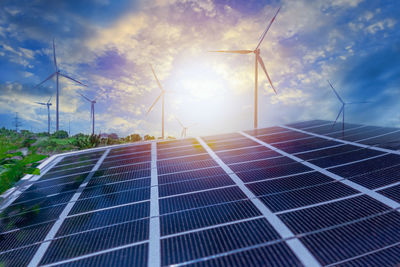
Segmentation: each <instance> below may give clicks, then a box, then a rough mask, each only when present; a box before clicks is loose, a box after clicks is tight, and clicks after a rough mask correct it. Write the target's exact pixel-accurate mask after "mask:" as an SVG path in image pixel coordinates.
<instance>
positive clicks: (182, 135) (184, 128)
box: [175, 117, 195, 138]
mask: <svg viewBox="0 0 400 267" xmlns="http://www.w3.org/2000/svg"><path fill="white" fill-rule="evenodd" d="M175 119H176V120H177V121H178V123H179V124H180V125H181V127H182V132H181V138H185V137H186V133H187V130H188V129H189V127H192V126H194V125H195V124H192V125H190V126H184V125H183V123H182V122H181V121H180V120H179V119H178V118H177V117H175Z"/></svg>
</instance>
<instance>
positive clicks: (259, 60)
mask: <svg viewBox="0 0 400 267" xmlns="http://www.w3.org/2000/svg"><path fill="white" fill-rule="evenodd" d="M280 9H281V8H279V9H278V11H276V13H275V16H274V17H273V18H272V20H271V21H270V23H269V24H268V26H267V28H266V29H265V31H264V32H263V34H262V35H261V38H260V41H259V42H258V44H257V46H256V48H255V49H254V50H217V51H210V52H218V53H235V54H243V55H245V54H250V53H254V54H255V84H254V128H257V127H258V63H260V65H261V68H262V69H263V71H264V73H265V75H266V76H267V78H268V81H269V84H270V85H271V87H272V89H273V90H274V92H275V94H276V90H275V87H274V85H273V84H272V81H271V78H270V77H269V75H268V72H267V69H266V68H265V64H264V61H263V60H262V58H261V56H260V45H261V43H262V41H263V40H264V37H265V35H266V34H267V32H268V30H269V28H270V27H271V25H272V23H273V22H274V20H275V18H276V16H277V15H278V12H279V10H280Z"/></svg>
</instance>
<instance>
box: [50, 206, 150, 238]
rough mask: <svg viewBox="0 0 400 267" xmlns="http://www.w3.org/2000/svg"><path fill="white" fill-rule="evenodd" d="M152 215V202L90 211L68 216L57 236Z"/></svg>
mask: <svg viewBox="0 0 400 267" xmlns="http://www.w3.org/2000/svg"><path fill="white" fill-rule="evenodd" d="M149 215H150V202H148V201H147V202H142V203H137V204H131V205H127V206H122V207H118V208H112V209H107V210H102V211H98V212H90V213H86V214H83V215H79V216H74V217H70V218H67V219H66V220H65V221H64V223H63V224H62V225H61V228H60V229H59V230H58V232H57V236H63V235H69V234H73V233H77V232H82V231H86V230H90V229H94V228H99V227H104V226H108V225H112V224H117V223H122V222H129V221H134V220H138V219H142V218H145V217H149Z"/></svg>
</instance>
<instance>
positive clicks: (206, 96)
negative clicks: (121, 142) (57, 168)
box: [0, 0, 400, 137]
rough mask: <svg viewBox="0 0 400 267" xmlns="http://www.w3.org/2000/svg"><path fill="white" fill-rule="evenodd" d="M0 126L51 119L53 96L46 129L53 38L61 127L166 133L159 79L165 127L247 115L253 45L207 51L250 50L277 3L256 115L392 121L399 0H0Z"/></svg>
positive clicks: (32, 126) (210, 124)
mask: <svg viewBox="0 0 400 267" xmlns="http://www.w3.org/2000/svg"><path fill="white" fill-rule="evenodd" d="M0 7H1V8H0V69H1V71H0V127H3V126H4V127H6V128H13V127H14V126H13V125H14V118H15V113H16V112H18V116H19V119H20V121H21V123H22V126H21V128H23V129H28V130H33V131H35V132H43V131H47V110H46V107H45V106H41V105H38V104H35V102H46V101H47V100H48V99H49V98H50V97H52V98H51V101H52V103H53V105H52V106H51V130H52V131H54V130H55V92H56V90H55V81H54V80H49V81H47V82H46V83H44V84H43V85H42V86H39V87H35V86H36V85H37V84H39V83H40V82H41V81H43V80H44V79H46V78H47V77H48V76H49V75H50V74H51V73H53V72H54V66H53V59H52V58H53V54H52V41H53V38H54V40H55V45H56V55H57V64H58V67H59V69H60V70H61V72H62V73H64V74H66V75H69V76H71V77H73V78H75V79H77V80H79V81H81V82H83V83H85V84H87V85H88V87H83V86H80V85H79V84H75V83H73V82H70V81H68V80H66V79H64V78H61V79H60V128H61V129H64V130H67V131H68V130H70V131H71V134H76V133H79V132H82V133H90V132H91V124H90V103H89V102H87V101H86V100H85V99H83V98H82V97H81V96H80V95H79V94H78V93H82V94H85V95H86V96H88V97H89V98H91V99H96V101H97V103H96V105H95V114H96V130H95V131H96V132H97V133H99V132H102V133H111V132H115V133H117V134H119V135H120V136H126V135H129V134H132V133H138V134H141V135H144V134H151V135H155V136H160V135H161V102H159V103H157V104H156V105H155V107H154V109H153V110H152V111H151V112H150V113H149V114H146V113H147V110H148V108H149V107H150V105H151V104H152V103H153V101H154V100H155V99H156V98H157V96H158V95H159V94H160V92H161V91H160V89H159V88H158V86H157V83H156V81H155V79H154V77H153V75H152V72H151V68H150V65H149V64H151V65H152V66H153V68H154V70H155V72H156V74H157V76H158V78H159V80H160V82H161V84H162V86H163V87H164V89H165V90H166V94H165V114H166V115H165V116H166V126H165V127H166V135H169V136H175V137H179V136H180V133H181V127H180V125H179V123H178V122H177V120H176V119H177V118H178V119H179V120H180V121H181V122H182V123H183V124H184V125H186V126H191V127H189V129H188V135H190V136H197V135H207V134H216V133H223V132H232V131H239V130H247V129H251V128H252V127H253V102H254V55H253V54H250V55H240V54H221V53H210V52H208V51H211V50H222V49H234V50H237V49H250V50H253V49H255V47H256V46H257V43H258V41H259V38H260V36H261V34H262V32H263V31H264V30H265V28H266V26H267V25H268V23H269V21H270V20H271V18H272V17H273V15H274V14H275V12H276V11H277V9H278V8H279V7H281V10H280V12H279V14H278V16H277V18H276V20H275V22H274V23H273V24H272V26H271V28H270V30H269V32H268V33H267V35H266V37H265V39H264V41H263V42H262V44H261V46H260V50H261V57H262V58H263V60H264V62H265V65H266V68H267V70H268V73H269V75H270V77H271V79H272V81H273V83H274V85H275V87H276V89H277V92H278V94H277V95H275V94H274V92H273V90H272V88H271V87H270V85H269V84H268V80H267V79H266V76H265V75H264V73H262V70H261V69H260V68H259V75H258V77H259V101H258V104H259V112H258V114H259V127H268V126H272V125H278V124H285V123H291V122H296V121H303V120H312V119H325V120H334V119H335V118H336V115H337V113H338V112H339V110H340V108H341V104H340V102H339V101H338V100H337V98H336V97H335V95H334V93H333V92H332V90H331V89H330V87H329V84H328V83H327V80H329V81H331V83H332V84H333V86H334V87H335V88H336V89H337V91H338V93H339V94H340V95H341V96H342V98H343V99H344V100H345V101H349V102H351V101H369V102H370V103H366V104H359V105H351V106H348V107H346V121H347V122H354V123H363V124H370V125H380V126H390V127H400V101H399V100H400V88H399V86H400V64H399V63H400V22H399V18H398V14H400V2H399V1H396V0H387V1H378V0H330V1H326V0H311V1H310V0H296V1H294V0H281V1H278V0H269V1H255V0H247V1H245V0H243V1H239V0H142V1H139V0H138V1H132V0H129V1H128V0H113V1H111V0H87V1H79V0H68V1H67V0H58V1H52V0H17V1H15V0H2V1H1V3H0Z"/></svg>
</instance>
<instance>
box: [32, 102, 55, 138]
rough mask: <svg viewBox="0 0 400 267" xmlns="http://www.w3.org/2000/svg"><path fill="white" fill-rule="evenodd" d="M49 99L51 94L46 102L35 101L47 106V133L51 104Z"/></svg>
mask: <svg viewBox="0 0 400 267" xmlns="http://www.w3.org/2000/svg"><path fill="white" fill-rule="evenodd" d="M50 101H51V96H50V98H49V100H48V101H47V103H43V102H35V103H36V104H39V105H43V106H47V133H48V134H50V106H51V105H52V104H51V103H50Z"/></svg>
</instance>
